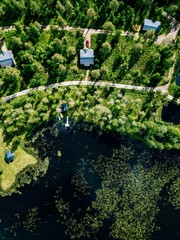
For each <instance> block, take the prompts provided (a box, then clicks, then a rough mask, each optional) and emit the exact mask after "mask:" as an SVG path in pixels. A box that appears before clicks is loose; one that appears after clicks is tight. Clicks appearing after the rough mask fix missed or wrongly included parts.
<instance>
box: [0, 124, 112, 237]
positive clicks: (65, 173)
mask: <svg viewBox="0 0 180 240" xmlns="http://www.w3.org/2000/svg"><path fill="white" fill-rule="evenodd" d="M60 128H61V127H60ZM43 139H44V142H43V140H42V141H41V142H37V143H36V147H37V148H39V151H40V156H41V157H42V158H44V157H46V156H48V157H49V159H50V165H49V168H48V172H47V174H46V176H45V177H42V178H40V179H39V181H38V182H35V183H33V184H31V185H29V186H28V185H26V186H25V187H23V188H22V189H21V192H22V194H21V195H19V194H13V195H12V196H11V197H1V198H0V219H1V223H0V239H5V240H13V239H18V240H36V239H38V240H41V239H42V240H45V239H53V240H56V239H58V240H59V239H61V240H64V239H67V236H65V233H64V232H65V227H64V226H63V225H60V224H59V223H58V211H57V209H56V208H55V203H54V195H55V193H56V191H57V189H58V188H59V186H60V185H61V186H62V187H63V188H64V189H66V191H64V192H63V194H64V196H63V197H64V198H65V199H66V198H67V199H69V198H71V191H70V184H69V183H70V179H71V177H72V176H73V174H74V173H75V172H76V171H77V168H78V165H77V163H78V161H79V160H80V159H81V158H87V157H88V159H95V158H97V157H98V156H99V155H104V156H111V154H112V146H114V147H115V146H116V140H115V139H113V138H112V137H110V138H109V137H108V136H103V137H99V136H98V135H97V134H96V133H95V132H94V133H91V134H88V133H85V132H83V131H79V130H74V131H69V130H65V129H62V128H61V133H60V134H59V137H58V138H56V137H53V136H52V135H50V133H49V131H47V132H46V133H45V136H44V138H43ZM49 141H50V142H49ZM42 142H43V143H42ZM42 146H45V148H46V150H45V151H44V149H43V147H42ZM58 150H60V151H61V153H62V157H58V156H57V151H58ZM87 177H88V178H89V181H90V183H91V185H92V186H94V187H95V188H98V187H99V186H100V182H99V181H98V179H97V178H96V177H95V176H90V175H89V176H87ZM94 196H95V195H94ZM94 196H93V195H92V196H91V198H93V197H94ZM87 201H89V200H88V199H87ZM29 214H31V215H32V216H33V217H32V219H33V223H31V224H29V225H32V226H31V227H30V229H28V228H27V225H28V215H29ZM31 231H33V233H32V232H31ZM14 235H17V236H14Z"/></svg>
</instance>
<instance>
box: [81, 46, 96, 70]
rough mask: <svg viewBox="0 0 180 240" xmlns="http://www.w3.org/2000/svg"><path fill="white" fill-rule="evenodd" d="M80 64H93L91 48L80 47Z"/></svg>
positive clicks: (87, 65) (86, 65)
mask: <svg viewBox="0 0 180 240" xmlns="http://www.w3.org/2000/svg"><path fill="white" fill-rule="evenodd" d="M80 64H81V65H84V66H85V67H89V66H90V65H93V64H94V50H93V49H87V48H84V49H81V50H80Z"/></svg>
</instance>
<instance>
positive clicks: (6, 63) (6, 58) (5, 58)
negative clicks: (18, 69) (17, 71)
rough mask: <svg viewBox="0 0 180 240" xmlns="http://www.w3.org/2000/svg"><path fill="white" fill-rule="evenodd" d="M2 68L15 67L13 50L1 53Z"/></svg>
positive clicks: (0, 64)
mask: <svg viewBox="0 0 180 240" xmlns="http://www.w3.org/2000/svg"><path fill="white" fill-rule="evenodd" d="M0 66H1V67H2V68H4V67H14V66H15V60H14V57H13V53H12V51H11V50H8V51H2V53H0Z"/></svg>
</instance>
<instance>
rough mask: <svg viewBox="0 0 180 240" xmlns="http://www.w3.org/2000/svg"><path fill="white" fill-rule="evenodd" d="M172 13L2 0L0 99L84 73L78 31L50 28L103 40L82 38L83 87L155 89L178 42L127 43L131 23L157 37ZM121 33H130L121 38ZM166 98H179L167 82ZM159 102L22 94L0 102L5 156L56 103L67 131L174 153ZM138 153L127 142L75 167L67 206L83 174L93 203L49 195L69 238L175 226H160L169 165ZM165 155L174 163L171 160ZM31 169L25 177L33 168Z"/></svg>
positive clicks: (115, 95)
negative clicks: (156, 26)
mask: <svg viewBox="0 0 180 240" xmlns="http://www.w3.org/2000/svg"><path fill="white" fill-rule="evenodd" d="M179 8H180V2H179V1H178V0H174V1H173V2H172V1H170V0H165V1H164V2H163V3H160V1H153V0H136V1H128V0H127V1H125V0H123V1H118V0H112V1H99V0H97V1H93V0H92V1H89V0H88V1H81V0H79V1H75V0H71V1H70V0H67V1H65V0H62V1H57V0H49V1H47V0H46V1H44V0H31V1H29V0H19V1H16V0H2V1H1V3H0V19H1V22H0V25H1V26H4V27H5V26H9V25H13V26H15V30H11V31H7V32H4V31H1V32H0V33H1V40H3V41H4V40H5V42H6V45H7V48H8V49H12V51H13V54H14V57H15V60H16V64H17V65H16V67H15V68H7V69H0V97H3V96H8V95H10V94H13V93H15V92H18V91H21V90H24V89H28V88H32V87H37V86H40V85H47V84H51V83H56V82H63V81H71V80H72V81H73V80H77V79H78V80H84V79H85V75H86V70H87V69H86V68H84V67H82V66H80V64H79V50H80V49H81V48H82V47H83V37H82V31H81V30H80V29H76V30H72V31H65V30H61V31H59V30H57V29H56V27H55V26H53V25H56V24H58V25H59V26H61V27H64V26H74V27H77V28H78V27H81V28H83V27H91V28H103V29H105V30H107V32H108V33H109V34H100V35H93V36H92V47H93V49H94V50H95V56H96V58H95V64H94V66H92V67H91V68H90V78H91V80H95V81H97V80H103V81H104V80H105V81H111V82H117V83H125V84H133V85H142V86H153V87H155V86H158V85H164V84H166V83H167V82H168V81H167V76H168V72H169V69H170V67H171V66H172V64H173V59H172V56H173V52H174V51H178V50H177V49H178V48H179V40H178V41H177V44H175V45H171V44H170V45H168V46H158V45H155V44H154V40H155V38H156V36H155V35H154V34H152V32H148V33H146V34H140V38H139V39H138V40H134V39H133V37H134V33H133V31H134V28H133V26H134V25H136V24H137V25H139V24H142V23H143V21H144V18H146V17H149V18H152V19H156V20H159V21H161V22H162V23H163V24H162V28H161V33H163V32H165V33H167V32H168V31H169V28H170V22H169V21H168V20H167V19H166V18H165V17H164V16H163V15H162V12H163V10H165V11H167V12H168V13H169V14H171V16H173V17H175V18H176V19H177V20H180V14H179V12H178V9H179ZM47 24H51V25H52V26H51V29H50V30H48V31H47V30H44V29H43V26H42V25H47ZM121 30H129V31H131V32H132V33H131V34H130V35H129V36H127V37H122V36H121ZM2 38H3V39H2ZM3 41H1V43H2V42H3ZM178 54H179V52H178ZM178 58H179V55H178ZM178 64H179V62H178V60H177V63H176V68H175V73H178V71H179V65H178ZM173 81H174V80H173ZM170 91H171V93H172V94H174V96H175V97H177V98H178V97H179V89H178V88H177V87H176V86H175V84H174V85H172V86H171V88H170ZM168 101H169V100H168V99H167V97H166V95H162V94H161V93H160V92H145V91H142V92H135V91H128V90H117V89H113V88H108V87H106V88H100V87H82V86H77V87H61V88H52V89H47V90H46V91H31V92H30V93H29V94H27V95H26V96H21V97H18V98H16V99H13V100H11V101H9V102H3V101H2V100H0V127H1V128H2V129H3V135H4V139H5V141H6V143H7V144H10V143H12V149H13V150H15V149H16V148H17V146H18V145H19V144H21V143H22V142H26V144H25V145H28V144H27V142H30V139H32V136H34V135H35V133H36V132H37V131H39V130H40V129H42V128H43V127H46V126H47V125H48V124H50V123H52V124H53V123H55V122H57V120H58V116H59V115H60V114H61V113H60V108H59V107H60V105H61V104H62V103H67V104H68V106H69V108H68V116H69V118H70V119H71V121H72V125H73V124H74V125H75V124H76V123H80V124H81V126H89V128H88V129H93V128H94V127H95V129H97V128H98V129H100V130H99V133H100V134H102V132H107V133H109V132H111V133H114V132H116V133H120V134H121V135H127V136H129V137H130V138H134V139H136V140H137V145H138V143H140V142H143V143H144V144H146V145H147V146H148V147H150V148H158V149H160V150H163V149H179V148H180V130H179V125H175V124H171V123H167V122H164V121H162V119H161V113H162V109H163V106H166V105H168ZM83 124H84V125H83ZM44 141H46V138H45V139H44ZM40 143H41V142H40ZM48 144H49V143H48ZM40 145H42V144H40ZM51 148H52V149H53V146H52V147H51ZM139 150H141V149H139ZM43 151H44V150H43ZM43 151H42V152H43ZM146 151H147V152H148V155H146V153H147V152H146ZM146 151H145V150H144V151H140V154H137V153H136V149H134V147H133V145H131V144H129V142H128V147H127V146H126V147H124V145H123V144H122V145H119V149H118V150H116V151H114V154H113V156H112V157H111V159H109V158H106V157H103V156H101V157H99V158H98V159H96V160H94V161H92V162H88V159H86V160H81V162H80V163H79V164H80V168H79V171H78V172H77V173H75V174H74V175H73V176H72V178H71V184H72V185H73V186H74V188H75V195H74V196H73V198H72V199H73V200H74V201H76V200H77V199H78V201H79V202H80V203H81V200H82V199H81V197H82V196H83V195H84V196H87V195H88V194H89V193H88V191H89V189H90V187H89V186H88V181H86V178H85V170H86V173H87V172H88V173H89V174H94V175H97V176H98V178H99V181H100V185H101V186H100V187H99V189H95V194H94V196H95V197H94V199H93V201H91V202H90V203H89V205H87V206H85V208H84V209H83V208H80V209H76V211H75V212H73V211H72V209H71V205H70V203H69V202H68V201H65V200H64V199H63V197H62V194H61V193H62V191H63V189H61V188H60V189H59V191H57V192H56V197H55V202H56V207H57V209H58V211H59V215H60V216H61V221H62V222H63V224H64V225H65V226H66V230H67V231H66V234H67V235H68V236H69V237H70V238H71V239H83V238H89V239H98V234H100V232H101V231H107V232H108V235H107V236H109V238H111V239H127V240H132V239H133V240H136V239H137V240H141V239H142V240H146V239H147V240H149V239H153V240H157V239H163V237H162V236H161V231H162V232H163V231H164V232H166V229H168V227H169V225H170V224H172V222H173V223H174V222H175V224H177V222H178V219H172V221H171V219H170V220H167V219H166V220H165V221H164V216H163V215H162V212H164V211H166V210H167V209H168V210H167V211H170V210H171V211H173V214H174V213H176V214H177V213H179V209H180V205H179V204H180V200H179V197H180V190H179V186H180V184H179V168H180V166H179V163H178V164H177V162H178V161H176V159H174V160H173V159H172V158H171V159H170V158H169V155H168V154H167V155H166V154H165V152H164V151H159V152H158V154H154V155H153V153H152V152H150V151H151V150H147V149H146ZM44 152H45V151H44ZM172 154H173V152H172ZM174 156H175V158H178V156H177V155H176V154H174ZM56 159H57V156H56ZM169 159H170V160H169ZM45 163H46V162H45ZM47 165H48V164H47V163H46V164H44V163H43V162H41V164H40V165H39V167H37V173H36V172H35V173H36V174H35V175H34V176H35V178H36V175H38V173H39V172H38V171H39V169H41V168H43V166H44V167H45V168H47ZM30 170H31V169H30ZM41 170H42V169H41ZM31 171H32V173H33V174H34V169H32V170H31ZM31 171H30V172H31ZM30 178H31V177H30V176H28V174H26V173H24V174H21V175H20V176H19V178H18V180H17V183H18V184H19V185H18V186H20V185H22V184H24V182H28V183H29V182H30V181H31V179H30ZM21 182H22V183H21ZM164 191H165V193H166V194H164ZM78 196H79V198H78ZM72 199H71V200H72ZM161 201H162V205H161V204H160V203H161ZM81 206H83V204H81ZM161 208H163V210H162V209H161ZM169 209H170V210H169ZM161 210H162V211H161ZM167 215H168V214H166V216H167ZM168 223H169V225H168ZM161 224H162V225H161ZM170 227H171V226H170ZM155 233H158V234H159V235H158V234H157V235H154V234H155ZM169 236H170V237H172V239H173V240H174V239H176V237H177V239H178V237H179V236H180V232H179V229H177V228H175V231H174V232H173V233H172V235H167V239H168V240H169V239H170V238H168V237H169ZM157 237H159V238H157Z"/></svg>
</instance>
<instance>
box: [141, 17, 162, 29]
mask: <svg viewBox="0 0 180 240" xmlns="http://www.w3.org/2000/svg"><path fill="white" fill-rule="evenodd" d="M160 26H161V22H159V21H154V20H150V19H145V20H144V25H143V28H142V30H143V31H148V30H154V31H155V32H157V31H159V30H160Z"/></svg>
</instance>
